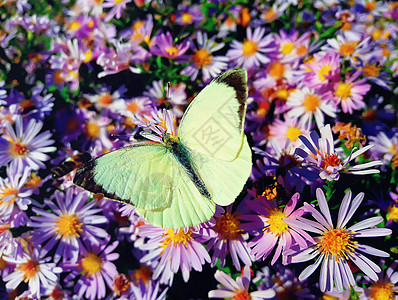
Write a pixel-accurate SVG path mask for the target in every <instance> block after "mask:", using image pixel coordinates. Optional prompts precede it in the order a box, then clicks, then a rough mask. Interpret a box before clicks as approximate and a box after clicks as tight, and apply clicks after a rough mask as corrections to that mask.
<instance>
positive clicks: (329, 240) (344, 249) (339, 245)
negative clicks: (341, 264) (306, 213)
mask: <svg viewBox="0 0 398 300" xmlns="http://www.w3.org/2000/svg"><path fill="white" fill-rule="evenodd" d="M355 244H356V242H355V241H353V240H352V233H350V232H346V231H345V229H340V228H337V229H332V230H329V231H328V232H326V233H324V234H323V237H322V239H321V241H320V242H319V244H318V246H317V249H318V251H320V252H321V253H322V254H325V255H326V257H328V256H329V255H333V256H334V258H335V259H336V260H337V261H340V259H341V258H343V257H344V258H345V259H348V256H347V253H350V252H352V251H353V250H354V248H355V247H356V245H355Z"/></svg>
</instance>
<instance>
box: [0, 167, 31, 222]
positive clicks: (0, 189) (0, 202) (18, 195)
mask: <svg viewBox="0 0 398 300" xmlns="http://www.w3.org/2000/svg"><path fill="white" fill-rule="evenodd" d="M6 172H7V178H5V179H3V178H1V177H0V217H10V216H11V215H12V214H13V211H14V208H15V206H17V207H18V209H19V210H27V209H28V205H29V204H31V202H32V199H31V198H30V196H31V195H32V192H33V191H32V190H31V189H29V188H26V187H25V185H26V183H27V181H28V179H29V175H30V169H29V168H25V169H24V170H23V173H22V172H21V171H18V170H17V169H16V166H15V165H9V166H8V167H7V171H6Z"/></svg>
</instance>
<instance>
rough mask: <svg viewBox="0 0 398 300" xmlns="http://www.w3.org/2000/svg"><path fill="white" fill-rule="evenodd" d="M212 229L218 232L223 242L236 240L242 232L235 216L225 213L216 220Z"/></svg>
mask: <svg viewBox="0 0 398 300" xmlns="http://www.w3.org/2000/svg"><path fill="white" fill-rule="evenodd" d="M213 229H214V230H215V231H216V232H218V233H219V234H220V235H221V236H222V238H223V239H224V240H236V239H238V237H239V234H240V233H241V232H242V229H240V221H239V220H238V218H237V216H236V215H233V214H229V213H225V214H223V215H222V216H221V218H219V219H217V221H216V225H215V226H214V227H213Z"/></svg>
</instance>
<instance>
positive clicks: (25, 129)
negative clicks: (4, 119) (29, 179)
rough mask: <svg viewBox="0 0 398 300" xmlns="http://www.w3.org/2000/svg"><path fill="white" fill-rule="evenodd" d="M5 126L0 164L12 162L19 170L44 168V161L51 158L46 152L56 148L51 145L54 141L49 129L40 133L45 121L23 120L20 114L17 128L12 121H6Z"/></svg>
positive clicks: (1, 141)
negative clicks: (13, 126)
mask: <svg viewBox="0 0 398 300" xmlns="http://www.w3.org/2000/svg"><path fill="white" fill-rule="evenodd" d="M5 127H6V132H5V134H4V135H3V136H2V137H0V165H3V166H4V165H6V164H8V163H9V162H11V164H13V165H15V166H16V169H17V170H22V169H23V168H24V167H29V168H32V169H33V170H38V169H40V168H44V167H45V165H44V163H43V162H44V161H46V160H48V159H49V156H48V155H46V154H44V153H46V152H51V151H55V150H56V148H55V147H52V146H50V145H51V144H53V143H54V141H53V140H51V139H50V137H51V133H50V132H49V131H45V132H42V133H40V134H38V133H39V132H40V130H41V128H42V127H43V123H42V122H41V121H36V120H34V119H30V120H29V122H23V120H22V116H18V117H17V119H16V122H15V130H14V128H12V126H11V124H10V123H6V124H5Z"/></svg>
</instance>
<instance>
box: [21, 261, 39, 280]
mask: <svg viewBox="0 0 398 300" xmlns="http://www.w3.org/2000/svg"><path fill="white" fill-rule="evenodd" d="M39 269H40V266H39V263H38V262H37V261H34V260H29V261H28V262H26V263H23V264H21V265H20V266H19V267H18V268H17V270H19V271H22V273H23V280H24V281H25V282H28V281H29V280H30V279H32V278H33V277H35V276H36V274H37V272H38V271H39Z"/></svg>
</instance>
